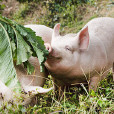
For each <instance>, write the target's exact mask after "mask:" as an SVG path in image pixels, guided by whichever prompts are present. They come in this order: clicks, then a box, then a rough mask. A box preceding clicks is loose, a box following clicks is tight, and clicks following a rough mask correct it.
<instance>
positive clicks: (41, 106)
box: [0, 74, 114, 114]
mask: <svg viewBox="0 0 114 114" xmlns="http://www.w3.org/2000/svg"><path fill="white" fill-rule="evenodd" d="M49 78H50V77H49ZM51 86H52V80H51V78H50V79H49V80H47V81H46V84H45V86H44V87H45V88H48V87H51ZM113 86H114V85H113V81H112V74H109V76H108V77H107V78H106V79H104V80H103V81H101V82H100V84H99V88H98V90H97V92H94V91H93V90H91V91H90V92H88V91H87V89H86V87H85V86H84V85H83V84H82V85H81V86H80V87H73V88H70V91H69V92H66V91H64V93H63V98H62V100H61V101H59V100H57V99H56V97H55V92H54V91H51V92H49V93H47V94H39V95H38V97H37V104H36V105H34V106H28V107H23V106H22V105H17V104H12V105H7V103H6V104H5V105H4V106H2V107H1V108H0V112H2V113H4V114H5V113H14V112H15V113H19V114H21V113H25V112H27V113H32V114H34V113H38V114H40V113H41V114H42V113H43V114H47V113H52V112H53V113H56V114H59V113H60V114H98V113H100V114H108V113H112V112H114V90H113Z"/></svg>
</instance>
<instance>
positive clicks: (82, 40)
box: [79, 26, 89, 50]
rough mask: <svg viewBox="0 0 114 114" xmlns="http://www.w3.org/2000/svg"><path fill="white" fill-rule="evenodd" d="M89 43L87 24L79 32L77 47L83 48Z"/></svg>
mask: <svg viewBox="0 0 114 114" xmlns="http://www.w3.org/2000/svg"><path fill="white" fill-rule="evenodd" d="M88 45H89V33H88V26H87V27H86V28H84V29H83V30H82V31H81V32H80V34H79V49H81V50H85V49H87V48H88Z"/></svg>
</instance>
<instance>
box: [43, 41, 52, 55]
mask: <svg viewBox="0 0 114 114" xmlns="http://www.w3.org/2000/svg"><path fill="white" fill-rule="evenodd" d="M44 45H45V47H46V49H47V50H48V51H49V53H51V52H52V47H51V45H50V44H49V43H45V44H44Z"/></svg>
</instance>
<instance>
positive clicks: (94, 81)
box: [89, 69, 110, 91]
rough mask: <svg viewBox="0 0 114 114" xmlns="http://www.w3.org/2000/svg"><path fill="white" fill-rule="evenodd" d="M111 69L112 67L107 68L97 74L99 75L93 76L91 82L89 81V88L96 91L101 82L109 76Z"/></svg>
mask: <svg viewBox="0 0 114 114" xmlns="http://www.w3.org/2000/svg"><path fill="white" fill-rule="evenodd" d="M109 71H110V69H108V70H106V71H105V72H103V73H102V74H97V75H95V76H93V77H91V79H90V83H89V90H90V89H93V90H94V91H96V89H97V86H98V84H99V82H100V81H101V80H103V79H104V78H105V77H106V76H107V74H108V73H109Z"/></svg>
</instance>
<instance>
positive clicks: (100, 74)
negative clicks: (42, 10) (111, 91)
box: [45, 17, 114, 90]
mask: <svg viewBox="0 0 114 114" xmlns="http://www.w3.org/2000/svg"><path fill="white" fill-rule="evenodd" d="M59 29H60V24H59V23H58V24H56V25H55V26H54V30H53V33H52V40H51V45H50V44H47V43H46V44H45V46H46V49H48V51H49V56H48V58H47V60H46V62H45V66H46V68H47V69H48V71H49V72H50V74H51V76H52V77H53V79H54V82H55V83H56V84H55V85H56V86H55V88H56V89H57V87H59V88H61V89H62V90H63V89H64V87H65V86H67V85H68V86H70V85H76V84H80V83H83V84H86V83H87V84H88V86H89V90H90V89H93V90H96V89H97V86H98V83H99V82H100V81H101V80H102V79H103V78H104V77H106V75H107V73H108V72H109V71H110V69H111V68H112V66H113V63H114V18H110V17H100V18H95V19H93V20H91V21H90V22H88V23H87V24H86V25H85V26H84V27H83V28H82V29H81V31H79V32H78V33H77V34H66V35H64V36H61V35H60V34H59Z"/></svg>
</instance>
